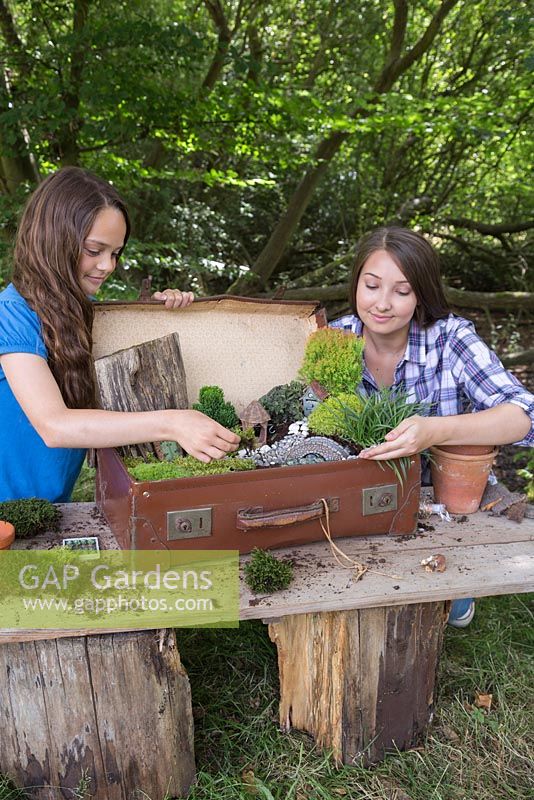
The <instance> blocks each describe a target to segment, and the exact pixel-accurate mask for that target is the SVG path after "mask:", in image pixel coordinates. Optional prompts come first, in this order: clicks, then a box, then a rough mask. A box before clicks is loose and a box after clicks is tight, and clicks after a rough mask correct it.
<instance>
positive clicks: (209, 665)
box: [0, 595, 534, 800]
mask: <svg viewBox="0 0 534 800" xmlns="http://www.w3.org/2000/svg"><path fill="white" fill-rule="evenodd" d="M532 599H533V598H529V597H528V596H526V595H517V596H512V597H495V598H488V599H485V600H481V601H479V602H478V603H477V613H476V615H475V619H474V621H473V623H472V624H471V626H470V627H469V628H467V629H466V630H463V631H460V630H453V629H451V628H448V629H447V633H446V638H445V649H444V654H443V658H442V661H441V672H440V678H439V687H440V688H439V697H438V702H437V713H436V716H435V719H434V721H433V724H432V726H431V728H430V731H429V734H428V736H427V740H426V742H425V747H424V749H418V750H414V751H411V752H407V753H397V754H394V755H390V756H388V757H387V758H386V760H385V761H384V762H383V763H382V764H380V765H378V766H376V767H375V768H373V769H365V768H362V767H358V768H348V767H344V768H341V769H336V768H335V767H334V766H333V765H332V763H331V761H330V760H329V759H328V757H327V755H325V754H324V753H321V752H319V751H318V750H317V749H316V748H315V747H314V744H313V741H312V740H311V738H310V737H309V736H307V735H306V734H303V733H299V732H294V733H291V734H289V735H284V734H282V733H281V732H280V731H279V730H278V678H277V661H276V650H275V648H274V645H273V644H272V643H271V642H270V640H269V638H268V635H267V629H266V628H265V627H264V626H263V625H262V624H261V623H260V622H247V623H243V624H242V625H241V626H240V628H239V630H182V631H179V632H178V640H179V649H180V653H181V657H182V660H183V663H184V666H185V667H186V669H187V671H188V674H189V677H190V680H191V687H192V692H193V708H194V717H195V747H196V757H197V768H198V782H197V785H196V786H195V787H194V789H193V790H192V792H191V795H190V800H208V798H209V800H238V799H239V800H250V798H252V797H257V798H259V800H339V798H348V799H349V800H529V799H530V800H532V798H534V789H533V788H532V787H533V784H532V775H531V773H532V759H533V758H534V742H533V738H532V730H533V724H532V722H533V714H532V711H533V690H532V686H533V685H534V658H533V656H534V646H533V645H534V634H533V631H534V626H533V622H534V614H533V610H532ZM476 691H480V692H485V693H492V694H493V707H492V709H491V711H490V712H489V713H488V714H484V713H483V712H482V711H480V710H478V709H476V708H474V707H473V700H474V696H475V692H476ZM19 796H20V795H17V794H13V793H11V794H10V793H9V791H8V790H7V789H6V788H5V787H4V786H3V785H2V784H1V783H0V800H7V799H8V798H9V800H14V798H17V797H19ZM152 800H162V798H152Z"/></svg>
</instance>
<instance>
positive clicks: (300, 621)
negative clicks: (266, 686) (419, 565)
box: [269, 602, 447, 764]
mask: <svg viewBox="0 0 534 800" xmlns="http://www.w3.org/2000/svg"><path fill="white" fill-rule="evenodd" d="M446 616H447V615H446V613H445V604H444V603H442V602H441V603H417V604H413V605H408V606H396V607H392V606H389V607H385V608H369V609H361V610H354V611H334V612H328V613H319V614H299V615H295V616H290V617H285V618H283V619H282V620H281V621H280V622H277V623H276V624H271V625H269V635H270V637H271V639H272V641H274V642H275V644H276V646H277V648H278V668H279V674H280V725H281V727H282V729H283V730H285V731H287V730H289V729H290V728H298V729H300V730H304V731H307V732H308V733H310V734H312V736H313V737H314V738H315V740H316V741H317V744H318V745H319V746H320V747H323V748H326V749H327V750H331V751H332V753H333V756H334V758H335V760H336V761H337V762H338V763H345V764H355V763H357V762H362V763H364V764H371V763H375V762H377V761H380V760H382V759H383V758H384V755H385V753H386V752H388V751H389V750H394V749H399V750H406V749H408V748H410V747H413V746H414V745H416V744H419V743H420V741H421V739H422V737H423V735H424V733H425V731H426V729H427V726H428V724H429V722H430V720H431V717H432V713H433V708H434V690H435V682H436V673H437V668H438V664H439V657H440V653H441V645H442V639H443V628H444V626H445V621H446Z"/></svg>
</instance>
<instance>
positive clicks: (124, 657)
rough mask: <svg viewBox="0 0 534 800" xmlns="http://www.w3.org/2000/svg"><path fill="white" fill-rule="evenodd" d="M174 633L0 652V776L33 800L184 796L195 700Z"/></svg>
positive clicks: (8, 647)
mask: <svg viewBox="0 0 534 800" xmlns="http://www.w3.org/2000/svg"><path fill="white" fill-rule="evenodd" d="M167 633H168V639H167V642H166V644H164V645H163V646H160V645H159V643H158V637H157V635H156V632H155V631H142V632H134V633H119V634H105V635H96V636H88V637H85V636H78V637H74V638H70V639H68V638H65V639H55V640H48V639H45V640H43V641H34V642H24V643H18V644H4V645H1V646H0V719H1V730H2V735H1V737H0V772H1V773H3V774H5V775H9V776H10V777H11V778H12V779H13V780H14V781H15V783H16V784H18V785H19V786H21V787H24V788H26V787H27V788H28V789H30V787H31V797H32V798H34V799H35V800H58V798H71V797H78V796H80V797H81V796H83V797H86V796H90V797H91V798H93V800H129V798H131V797H137V796H138V795H140V794H142V796H143V797H152V798H163V797H164V796H172V797H175V796H184V795H186V794H187V792H188V790H189V787H190V786H191V784H192V782H193V780H194V778H195V762H194V750H193V717H192V709H191V692H190V687H189V680H188V678H187V674H186V673H185V670H184V669H183V667H182V665H181V662H180V656H179V654H178V650H177V648H176V639H175V636H174V633H173V632H170V631H169V632H167ZM82 786H85V788H86V792H87V794H85V793H83V794H76V790H78V791H81V787H82Z"/></svg>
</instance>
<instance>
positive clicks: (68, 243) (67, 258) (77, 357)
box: [13, 167, 130, 408]
mask: <svg viewBox="0 0 534 800" xmlns="http://www.w3.org/2000/svg"><path fill="white" fill-rule="evenodd" d="M109 207H112V208H116V209H118V210H119V211H120V212H121V213H122V214H123V216H124V220H125V223H126V236H125V239H124V244H126V242H127V240H128V236H129V234H130V222H129V218H128V211H127V209H126V206H125V204H124V202H123V201H122V199H121V198H120V196H119V195H118V193H117V191H116V190H115V189H114V188H113V186H111V185H110V184H109V183H107V182H106V181H104V180H102V179H101V178H98V177H97V176H96V175H93V174H92V173H90V172H88V171H86V170H83V169H80V168H79V167H64V168H63V169H60V170H59V171H58V172H55V173H54V174H53V175H50V176H49V177H48V178H46V179H45V180H44V181H43V182H42V183H41V184H40V185H39V187H38V188H37V189H36V190H35V192H34V193H33V194H32V196H31V197H30V199H29V201H28V203H27V205H26V208H25V209H24V212H23V214H22V218H21V221H20V224H19V228H18V231H17V237H16V240H15V251H14V269H13V283H14V285H15V287H16V289H17V290H18V291H19V292H20V294H21V295H22V296H23V297H24V299H25V300H26V301H27V302H28V304H29V306H30V307H31V308H32V309H33V310H34V311H35V312H36V313H37V314H38V316H39V318H40V320H41V324H42V333H43V338H44V342H45V345H46V349H47V351H48V364H49V366H50V369H51V370H52V373H53V375H54V377H55V379H56V381H57V383H58V385H59V388H60V390H61V394H62V395H63V399H64V401H65V404H66V405H67V406H68V407H69V408H93V407H94V406H95V405H96V384H95V377H94V367H93V359H92V355H91V350H92V344H93V339H92V325H93V304H92V303H91V301H90V300H89V298H88V297H86V295H85V293H84V291H83V289H82V288H81V286H80V283H79V279H78V264H79V261H80V258H81V255H82V250H83V244H84V240H85V239H86V237H87V235H88V234H89V231H90V230H91V228H92V226H93V223H94V221H95V219H96V216H97V214H98V213H99V212H100V211H102V209H104V208H109ZM121 252H122V250H121Z"/></svg>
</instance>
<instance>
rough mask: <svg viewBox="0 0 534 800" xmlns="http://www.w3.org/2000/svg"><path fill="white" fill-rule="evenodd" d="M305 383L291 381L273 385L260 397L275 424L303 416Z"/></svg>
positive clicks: (294, 420)
mask: <svg viewBox="0 0 534 800" xmlns="http://www.w3.org/2000/svg"><path fill="white" fill-rule="evenodd" d="M304 389H305V384H304V383H302V381H291V383H284V384H281V385H280V386H275V387H273V388H272V389H271V390H270V391H268V392H267V394H264V395H263V397H260V403H261V404H262V406H263V407H264V409H265V410H266V411H267V413H268V414H269V416H270V417H271V422H273V423H274V424H275V425H283V424H284V423H286V422H288V423H291V422H296V421H297V420H299V419H302V417H303V410H302V402H301V397H302V395H303V393H304Z"/></svg>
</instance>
